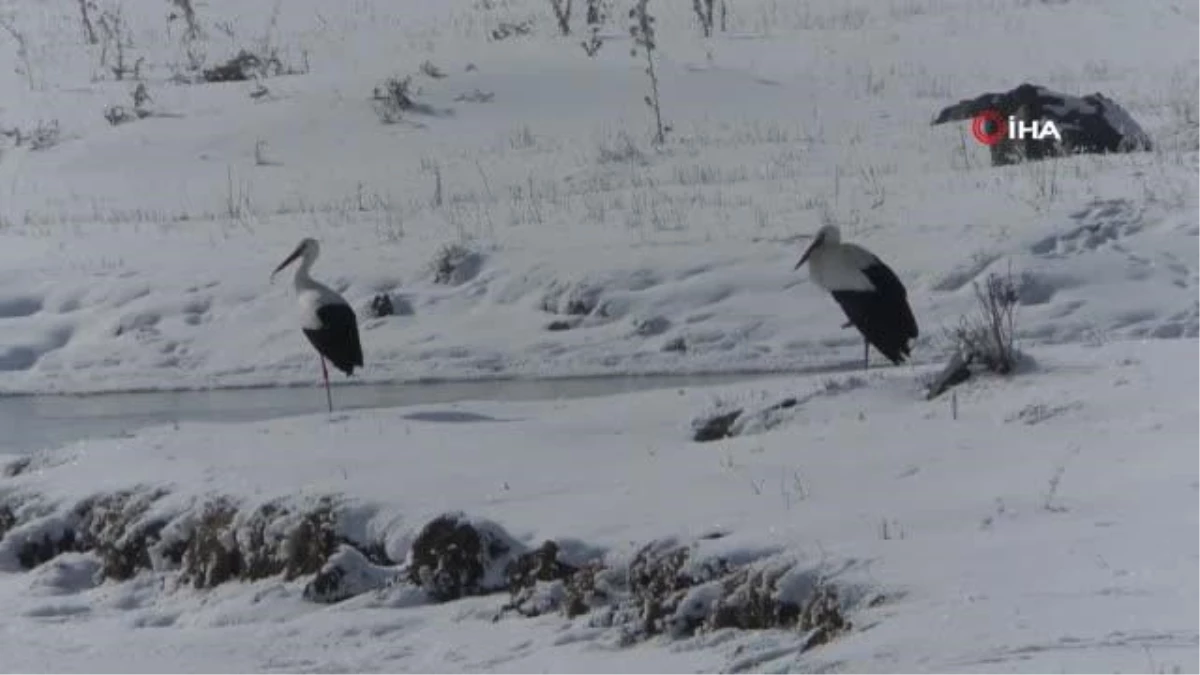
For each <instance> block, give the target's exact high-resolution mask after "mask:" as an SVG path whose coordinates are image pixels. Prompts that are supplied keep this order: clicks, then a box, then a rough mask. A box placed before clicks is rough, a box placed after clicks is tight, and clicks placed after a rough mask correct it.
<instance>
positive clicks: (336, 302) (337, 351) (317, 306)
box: [271, 237, 363, 412]
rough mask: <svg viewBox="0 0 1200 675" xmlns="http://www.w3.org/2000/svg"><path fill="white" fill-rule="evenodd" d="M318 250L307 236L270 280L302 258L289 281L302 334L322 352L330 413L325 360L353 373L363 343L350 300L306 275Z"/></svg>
mask: <svg viewBox="0 0 1200 675" xmlns="http://www.w3.org/2000/svg"><path fill="white" fill-rule="evenodd" d="M320 252H321V247H320V246H319V245H318V244H317V240H316V239H313V238H311V237H306V238H305V239H304V240H303V241H301V242H300V245H299V246H297V247H296V250H295V251H292V254H291V255H289V256H288V257H287V259H286V260H284V261H283V262H281V263H279V267H276V268H275V271H274V272H271V279H272V280H274V279H275V275H276V274H278V273H279V271H280V270H282V269H283V268H285V267H287V266H288V265H290V264H292V263H293V262H294V261H295V260H296V259H297V258H300V259H301V260H300V267H298V268H297V269H296V277H295V279H294V280H293V282H292V283H293V285H294V286H295V288H296V299H297V301H299V303H300V311H301V313H302V314H301V321H302V324H301V328H302V329H303V330H304V337H307V338H308V341H309V342H311V343H312V346H313V347H316V348H317V352H318V353H319V354H320V355H321V375H322V376H324V378H325V400H326V402H327V403H328V404H329V412H333V395H332V394H331V393H330V392H329V369H328V368H327V367H326V366H325V360H326V359H329V360H330V361H331V362H333V366H334V367H335V368H337V369H338V370H340V371H342V372H343V373H345V374H346V375H352V374H354V367H355V366H358V367H360V368H361V367H362V364H363V355H362V345H361V344H360V343H359V341H358V319H357V317H356V316H355V315H354V310H353V309H351V307H350V303H348V302H346V299H345V298H343V297H342V296H340V295H338V294H337V293H335V292H334V291H333V290H331V289H330V288H329V287H327V286H325V285H324V284H322V283H319V282H317V281H314V280H313V278H312V277H310V276H309V275H308V271H309V269H311V268H312V266H313V263H314V262H316V260H317V255H319V254H320Z"/></svg>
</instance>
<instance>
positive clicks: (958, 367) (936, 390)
mask: <svg viewBox="0 0 1200 675" xmlns="http://www.w3.org/2000/svg"><path fill="white" fill-rule="evenodd" d="M970 378H971V359H970V358H967V357H964V356H963V353H962V352H954V356H953V357H951V358H950V361H949V362H948V363H947V364H946V367H945V368H942V372H941V373H939V374H938V376H937V377H936V378H934V380H933V382H931V383H930V385H929V391H928V393H926V394H925V400H926V401H931V400H933V399H935V398H937V397H938V396H941V395H942V394H944V393H946V391H947V390H949V389H950V388H951V387H953V386H956V385H959V384H962V383H963V382H966V381H967V380H969V379H970Z"/></svg>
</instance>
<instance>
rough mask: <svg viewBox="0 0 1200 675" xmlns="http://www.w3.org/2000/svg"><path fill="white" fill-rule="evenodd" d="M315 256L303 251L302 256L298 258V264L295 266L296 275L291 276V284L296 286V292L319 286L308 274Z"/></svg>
mask: <svg viewBox="0 0 1200 675" xmlns="http://www.w3.org/2000/svg"><path fill="white" fill-rule="evenodd" d="M316 258H317V257H316V256H315V255H312V254H310V253H309V252H308V251H305V252H304V256H303V257H302V258H301V259H300V265H299V266H297V267H296V276H294V277H292V285H293V286H294V287H295V288H296V291H297V292H300V291H309V290H313V289H319V288H320V284H318V283H317V282H316V281H313V278H312V276H310V275H309V270H311V269H312V266H313V262H315V261H316Z"/></svg>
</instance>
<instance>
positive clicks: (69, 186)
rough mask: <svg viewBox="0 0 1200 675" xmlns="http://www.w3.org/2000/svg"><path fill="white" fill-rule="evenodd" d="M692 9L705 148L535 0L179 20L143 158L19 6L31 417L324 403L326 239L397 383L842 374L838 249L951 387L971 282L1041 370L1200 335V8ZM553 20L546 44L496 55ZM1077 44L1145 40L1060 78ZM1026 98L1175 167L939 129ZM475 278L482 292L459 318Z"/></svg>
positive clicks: (233, 8) (367, 334)
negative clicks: (905, 323) (154, 395)
mask: <svg viewBox="0 0 1200 675" xmlns="http://www.w3.org/2000/svg"><path fill="white" fill-rule="evenodd" d="M102 4H103V3H102ZM164 4H165V3H164ZM677 4H678V5H679V6H678V7H670V8H669V7H668V6H667V5H666V3H664V4H663V6H662V7H656V8H655V10H656V11H659V12H660V16H659V23H660V24H661V28H660V30H661V35H660V37H659V43H660V53H659V57H660V61H659V62H658V70H657V72H658V74H659V77H660V80H661V87H660V89H661V93H662V105H663V108H664V114H665V115H666V117H667V121H668V122H669V124H670V125H671V126H672V127H673V130H672V131H671V132H670V133H669V134H668V136H669V142H668V143H667V144H666V145H665V147H664V148H662V149H661V150H660V151H656V150H654V149H653V148H652V147H651V145H650V142H649V141H650V138H651V135H652V132H651V125H652V117H651V115H650V112H649V110H648V109H647V108H646V106H645V105H644V104H643V103H642V97H643V96H644V95H645V93H646V91H647V87H648V85H647V82H646V78H645V76H644V75H643V73H642V71H641V69H642V68H643V67H644V63H643V62H642V61H640V60H636V59H633V58H631V57H630V55H629V51H628V48H629V47H630V43H629V40H628V38H627V37H625V36H624V26H625V23H626V19H624V11H623V10H622V11H620V12H617V11H614V18H613V19H612V21H611V22H610V25H609V26H608V28H607V29H606V34H607V35H609V37H608V41H607V42H606V44H605V46H604V47H603V48H601V50H600V51H599V52H598V54H597V55H596V57H595V58H588V57H587V55H586V54H585V53H584V52H583V50H582V49H581V48H580V47H579V45H578V41H579V39H580V37H579V36H578V35H575V36H572V37H570V38H562V37H557V36H555V34H554V33H555V30H554V23H553V19H552V17H551V16H550V15H549V6H548V4H547V3H545V2H540V1H534V0H526V1H525V2H494V3H480V6H478V7H476V6H474V5H472V4H471V3H466V2H444V3H443V2H439V3H401V4H396V3H386V2H379V3H371V2H361V3H358V4H357V5H356V6H355V7H356V9H355V10H354V11H352V12H345V13H342V14H341V15H339V16H330V14H331V13H328V12H322V11H321V10H320V5H314V6H312V8H309V9H306V8H305V6H304V5H303V3H299V4H298V3H287V5H286V6H282V5H281V6H280V7H281V9H280V11H279V12H278V13H277V14H275V15H273V14H272V7H273V5H272V3H268V2H261V3H240V2H238V3H234V2H212V3H209V4H208V5H206V7H205V8H204V9H203V11H201V10H197V11H198V13H199V14H201V17H200V20H201V22H202V24H203V25H204V26H205V27H206V31H207V34H208V37H207V38H206V39H205V40H202V41H198V42H197V43H194V44H193V45H192V46H191V47H186V48H185V46H184V45H182V44H181V39H182V38H181V36H180V33H181V31H182V28H181V26H180V25H179V23H180V22H178V21H176V22H173V23H172V26H173V28H172V33H171V34H170V35H168V34H167V32H166V26H167V24H166V21H165V14H166V8H162V7H158V6H157V5H155V4H153V3H151V4H149V5H147V6H146V7H145V8H142V9H140V10H139V11H140V12H142V13H139V14H136V15H135V14H133V13H132V12H133V7H132V6H129V7H125V8H124V10H125V12H126V15H125V21H126V23H128V24H129V26H130V28H129V30H130V31H132V33H133V37H131V38H130V39H131V40H132V41H133V44H134V47H133V48H131V49H132V51H131V53H130V54H129V55H128V57H127V58H129V59H133V58H135V56H136V57H144V58H145V61H144V66H143V67H144V70H145V72H144V73H143V76H144V77H145V83H146V86H147V93H148V94H149V96H150V97H151V100H150V102H149V103H146V104H145V107H146V108H147V109H149V110H150V111H152V112H154V113H155V115H152V116H150V117H147V118H146V119H143V120H137V121H133V122H130V123H127V124H122V125H119V126H115V127H113V126H110V125H109V124H108V123H107V122H106V121H105V120H104V117H103V113H104V110H105V108H106V107H107V106H110V105H118V104H119V105H124V106H126V107H127V108H129V107H131V106H132V103H131V100H130V92H131V91H132V90H133V89H134V85H133V84H132V83H130V82H127V81H122V82H113V81H111V79H112V78H111V76H109V77H108V78H107V79H103V80H99V81H94V80H93V77H94V76H95V75H96V74H97V72H95V71H96V64H97V63H98V59H99V56H98V51H97V50H98V49H99V47H96V48H85V45H81V44H80V41H81V33H80V31H81V29H80V27H79V18H78V16H77V15H76V14H75V12H76V11H77V9H76V8H75V7H72V6H70V3H50V2H48V1H47V2H38V3H30V4H29V6H25V5H22V4H19V3H10V4H9V6H8V9H7V10H5V16H10V17H12V18H11V19H10V20H9V22H10V23H11V24H12V25H14V26H16V27H17V28H18V29H20V30H25V31H26V32H27V34H29V35H37V36H38V40H37V41H36V45H35V46H34V47H31V51H30V54H29V59H30V61H31V64H32V65H31V66H30V68H31V69H32V73H33V75H32V78H33V79H32V83H33V85H34V87H35V89H34V90H33V91H30V89H29V86H28V83H26V82H25V81H24V79H23V78H21V77H14V76H13V75H12V74H11V73H6V74H5V75H4V77H5V78H6V80H5V81H6V82H7V86H8V89H7V90H6V91H7V93H6V94H5V96H4V98H3V101H4V102H3V104H2V107H0V127H4V128H10V127H14V126H16V127H21V128H23V129H25V130H26V132H27V133H29V130H31V129H36V128H37V127H38V126H39V124H41V125H42V126H47V125H49V124H50V123H51V122H57V125H58V128H59V130H60V131H59V137H58V142H57V145H54V146H53V147H50V148H47V149H42V150H36V151H35V150H30V149H29V143H28V142H26V143H25V144H23V145H22V146H21V147H7V148H5V149H4V150H3V159H2V160H0V186H3V187H2V188H0V189H2V190H3V195H4V197H3V199H0V218H3V220H2V221H0V222H3V223H4V225H3V227H2V228H0V237H2V238H3V240H2V244H3V245H2V246H0V262H2V267H0V275H3V276H2V278H0V317H3V318H0V369H3V371H4V377H3V378H0V390H3V391H9V392H18V391H47V390H55V391H103V390H114V389H126V388H158V387H210V386H235V385H246V384H268V383H296V384H299V383H308V382H312V381H313V379H314V378H317V377H319V369H318V368H317V364H316V362H315V359H314V357H313V355H312V354H311V353H310V350H311V348H310V347H309V345H308V344H307V342H306V341H305V340H304V339H303V338H302V337H301V336H300V335H299V334H298V332H297V331H296V329H295V326H296V323H295V322H296V318H295V316H294V313H293V311H292V307H293V305H292V303H291V301H290V299H289V293H290V287H289V285H288V284H285V283H278V284H276V285H274V286H272V285H269V284H268V283H267V276H268V273H269V272H270V270H271V269H272V268H273V267H274V266H275V264H277V263H278V262H279V261H280V260H282V258H283V257H284V256H285V255H286V254H287V253H288V252H289V251H290V250H291V249H292V248H293V247H294V245H295V243H296V242H297V241H299V239H300V238H301V237H303V236H306V235H311V236H315V237H318V238H319V239H321V240H322V241H323V244H324V245H323V249H322V250H323V257H322V259H321V260H320V261H319V262H318V263H317V267H316V276H317V277H318V278H322V279H325V280H328V281H329V282H330V283H332V284H333V285H334V286H335V287H336V288H337V289H338V290H341V291H343V292H344V293H345V295H346V296H347V298H348V299H350V301H351V302H352V303H354V304H355V305H356V306H358V307H360V308H362V309H364V310H365V307H366V306H367V304H368V303H369V302H370V300H371V298H372V297H373V296H374V295H376V294H379V293H390V294H392V295H393V296H394V297H395V299H396V300H397V301H401V300H402V301H404V303H405V304H407V305H409V306H411V308H412V311H413V315H412V316H406V317H393V318H390V319H388V320H382V321H379V320H372V321H366V322H365V326H364V338H363V339H364V350H365V352H366V355H367V367H366V369H365V370H364V371H363V372H362V379H364V380H371V381H384V380H410V379H414V378H422V377H490V376H514V375H517V376H531V375H543V376H545V375H569V374H574V375H580V374H599V373H608V374H617V373H647V372H682V371H692V372H696V371H715V370H726V371H736V370H775V369H788V370H800V369H821V368H827V367H829V366H831V365H837V364H839V363H843V362H845V361H847V360H849V359H852V358H854V355H855V354H856V353H857V352H856V347H857V345H858V344H859V343H858V341H857V337H856V336H854V335H853V334H852V332H850V331H844V330H841V329H840V328H839V326H840V320H839V319H840V317H839V315H838V310H837V308H836V306H835V305H833V304H832V302H831V301H830V300H829V298H828V297H827V296H825V295H823V294H822V293H820V292H819V291H818V290H817V289H815V288H814V287H812V286H811V285H810V284H809V283H808V280H807V274H806V273H805V272H803V271H801V272H798V273H797V272H793V271H792V266H793V264H794V263H795V261H796V259H797V258H798V257H799V254H800V249H801V246H802V245H803V243H804V242H803V241H801V240H798V239H797V238H796V237H798V236H799V235H805V234H811V233H812V232H813V231H815V230H816V229H817V228H818V227H819V226H820V225H821V224H822V223H823V222H835V223H838V224H839V225H840V226H841V227H842V229H843V232H844V235H845V236H846V237H847V238H848V239H849V240H851V241H857V242H860V243H862V244H864V245H866V246H867V247H868V248H871V249H872V250H875V251H877V252H878V253H880V254H881V255H882V256H884V258H885V259H886V260H888V261H889V262H890V264H892V266H893V267H894V268H895V269H897V270H898V273H899V274H900V276H901V278H902V279H904V281H905V282H906V284H908V286H909V288H910V295H911V296H912V301H913V304H914V309H915V312H916V314H917V317H918V320H919V322H920V324H921V326H922V328H923V337H922V343H921V344H920V345H919V347H918V349H917V350H916V358H917V360H918V361H920V362H933V361H938V360H940V359H941V358H943V357H944V353H945V350H944V347H943V345H941V344H940V343H939V338H940V337H941V334H942V329H943V327H945V326H948V325H953V324H954V323H955V322H956V321H957V320H958V317H959V316H960V315H961V314H962V313H963V312H964V311H966V310H967V309H968V307H969V305H970V303H971V302H972V288H971V282H972V281H975V280H977V279H980V278H982V277H983V276H986V275H987V274H988V273H990V272H993V271H996V272H1006V271H1007V270H1009V269H1012V270H1013V272H1014V274H1018V275H1024V276H1025V277H1027V279H1028V283H1029V284H1030V286H1029V288H1030V293H1028V294H1027V295H1026V297H1025V300H1024V303H1025V304H1026V306H1025V307H1023V308H1022V310H1023V322H1022V325H1023V331H1024V334H1025V336H1026V337H1027V338H1028V339H1029V340H1031V341H1033V342H1035V343H1044V342H1076V341H1079V340H1102V341H1103V340H1111V339H1122V338H1129V337H1136V338H1140V337H1178V336H1187V335H1190V336H1195V335H1196V334H1197V321H1198V319H1197V306H1196V269H1197V255H1196V235H1197V224H1196V218H1195V211H1196V189H1195V187H1196V186H1195V183H1196V180H1195V179H1196V166H1197V165H1196V162H1197V155H1196V122H1195V120H1196V92H1195V90H1194V89H1195V88H1194V84H1195V77H1196V69H1197V65H1196V63H1197V62H1196V53H1195V49H1194V47H1195V42H1194V37H1195V36H1194V34H1193V31H1191V28H1190V27H1189V26H1191V25H1194V23H1195V20H1196V10H1195V8H1194V7H1190V6H1189V5H1188V4H1187V3H1175V4H1172V3H1167V2H1161V3H1150V4H1148V5H1144V6H1143V5H1132V4H1128V3H1120V2H1108V3H1105V2H1072V3H1041V2H1033V3H1031V2H1017V1H1015V0H1005V1H998V0H994V1H992V2H988V3H983V4H981V3H979V2H933V1H923V2H912V1H906V2H895V3H889V2H884V3H876V2H861V3H851V4H847V3H844V2H795V3H789V2H782V3H780V2H751V1H749V0H743V1H741V2H737V3H733V4H734V6H733V8H732V13H731V15H730V17H729V18H728V26H727V28H728V32H727V33H725V34H719V33H718V35H717V36H716V37H713V38H710V39H707V40H706V39H703V38H700V37H698V28H697V26H696V25H695V19H694V17H693V16H692V15H691V11H690V7H688V6H687V5H688V3H677ZM34 5H39V9H40V10H42V11H41V12H34V11H32V7H33V6H34ZM243 5H251V6H249V7H244V6H243ZM984 5H986V8H985V7H984ZM106 6H107V5H106ZM139 7H141V6H139ZM486 7H491V9H487V8H486ZM151 8H153V9H151ZM160 10H161V11H160ZM272 17H274V18H272ZM525 19H529V20H530V21H531V23H530V25H531V26H533V28H532V34H530V35H526V36H518V37H513V38H509V39H505V40H501V41H496V40H489V38H488V33H489V31H490V30H492V28H493V27H495V26H498V25H499V24H500V23H502V22H510V23H520V22H521V21H523V20H525ZM218 25H220V26H223V27H224V29H225V30H224V31H222V30H221V29H220V28H219V27H218ZM581 25H582V24H581ZM580 31H582V28H580ZM1013 31H1019V32H1020V33H1021V40H1022V41H1021V42H1020V43H1019V46H1016V47H1013V46H1012V40H1013V38H1012V37H1011V36H1012V34H1013ZM1072 31H1079V32H1082V33H1086V34H1090V35H1107V34H1113V35H1118V36H1120V37H1118V38H1115V39H1114V41H1101V40H1096V41H1092V42H1089V43H1080V44H1074V43H1072V44H1071V45H1070V46H1066V45H1063V44H1062V41H1061V40H1060V39H1059V36H1061V35H1062V34H1064V33H1065V32H1072ZM229 32H232V33H233V35H234V37H233V38H230V37H229ZM264 36H266V37H264ZM264 41H265V42H267V43H270V44H272V45H275V46H276V47H277V48H278V49H279V50H281V51H280V56H281V60H284V61H286V63H287V65H288V67H292V68H301V67H302V65H303V63H305V62H307V63H308V64H309V72H308V73H307V74H303V75H286V76H280V77H273V78H267V79H265V80H263V81H262V85H263V86H265V87H266V89H267V90H268V93H267V94H266V95H265V96H261V97H257V98H255V97H252V96H251V93H253V92H255V91H256V86H257V85H255V84H253V83H249V82H234V83H221V84H205V85H177V84H172V83H171V77H172V76H173V75H178V74H180V73H182V74H184V75H187V73H188V71H187V70H186V67H185V66H184V65H179V64H186V62H187V59H186V58H185V53H184V52H185V51H186V49H191V50H192V52H193V53H194V54H195V53H196V52H197V51H200V52H202V53H203V54H206V55H207V61H206V62H205V63H207V64H209V66H208V67H211V65H213V64H215V63H216V62H218V61H221V60H224V59H225V58H227V57H228V56H229V55H231V54H232V53H233V52H235V51H236V49H238V48H240V46H242V45H249V46H253V45H257V44H260V43H263V42H264ZM0 46H3V47H7V48H10V49H11V44H10V43H8V42H0ZM93 52H95V53H93ZM110 60H111V57H110ZM16 61H17V63H18V66H21V67H23V65H22V64H23V62H22V61H21V60H20V59H17V60H16ZM426 61H428V62H430V63H431V64H433V66H434V67H435V68H436V69H437V71H434V72H438V73H439V74H443V75H444V77H440V78H435V77H431V76H429V75H425V74H422V72H421V68H420V66H421V64H422V63H424V62H426ZM6 62H11V61H6ZM173 64H174V65H173ZM410 74H412V75H413V78H414V79H413V81H412V82H413V84H412V88H413V91H414V92H415V93H414V94H413V97H414V98H415V99H416V100H417V101H418V102H420V103H421V104H423V105H426V106H429V107H430V108H431V111H430V112H426V113H425V114H422V113H419V112H414V113H411V114H406V115H404V117H403V119H401V120H400V121H399V122H398V123H396V124H390V125H385V124H383V123H382V122H381V121H380V119H379V117H378V116H377V115H376V114H375V112H374V111H373V108H372V101H371V100H370V98H371V95H372V91H373V89H374V88H375V87H377V86H380V85H381V84H382V83H383V81H384V80H385V79H386V78H389V77H394V76H405V75H410ZM1026 79H1029V80H1035V81H1038V82H1041V83H1044V84H1045V85H1047V86H1052V87H1055V88H1058V89H1061V90H1065V91H1070V92H1074V93H1084V92H1090V91H1094V90H1102V91H1103V92H1104V93H1106V94H1107V95H1109V96H1111V97H1113V98H1115V99H1116V100H1118V101H1119V102H1121V103H1122V104H1123V105H1124V106H1125V107H1126V108H1127V109H1128V110H1129V111H1130V113H1131V114H1133V115H1134V116H1136V117H1137V119H1138V120H1139V121H1140V122H1141V124H1142V125H1143V126H1144V127H1146V128H1147V130H1148V131H1149V132H1150V133H1151V134H1152V135H1153V136H1154V138H1155V140H1156V142H1157V143H1158V150H1157V151H1156V152H1154V153H1141V154H1136V155H1127V156H1120V157H1095V156H1086V157H1080V158H1075V159H1070V160H1065V161H1060V162H1049V163H1039V164H1035V165H1028V166H1018V167H1006V168H1002V169H999V168H992V167H990V166H988V164H987V151H986V148H984V147H983V146H981V145H979V144H976V143H975V142H974V141H973V140H971V139H970V133H969V131H968V130H967V128H966V126H967V125H957V126H956V125H947V126H938V127H931V126H930V124H929V122H930V121H931V119H932V118H933V115H934V114H935V112H936V111H937V110H938V109H940V108H941V107H942V106H944V105H947V104H949V103H952V102H954V101H957V100H959V99H960V98H963V97H967V96H973V95H975V94H977V93H979V92H982V91H987V90H994V89H998V88H1006V87H1011V86H1015V85H1016V84H1018V83H1019V82H1020V81H1023V80H1026ZM22 85H24V86H22ZM477 92H478V93H481V94H483V96H478V95H476V94H477ZM489 96H490V98H488V97H489ZM480 99H486V100H480ZM9 145H11V143H9ZM256 150H257V151H258V152H257V155H258V156H259V157H258V159H260V160H261V161H256ZM449 244H461V245H464V246H467V247H468V248H470V249H471V250H472V251H477V252H478V254H479V255H480V256H482V258H481V262H480V264H478V265H476V266H474V268H473V269H467V270H464V272H465V273H464V274H462V275H460V278H458V279H455V281H457V282H459V283H457V285H454V284H451V285H447V284H437V283H434V276H435V275H434V272H433V267H434V262H435V259H436V258H437V254H438V251H439V250H440V249H442V247H444V246H446V245H449ZM576 298H581V299H582V300H583V302H581V303H572V300H573V299H576ZM572 305H573V306H572ZM568 309H571V310H573V311H587V312H589V313H588V315H587V316H585V317H579V316H564V315H563V314H565V313H566V312H567V310H568ZM360 313H362V312H360ZM555 322H559V326H566V327H569V328H570V329H569V330H562V331H549V330H547V326H549V325H551V324H553V323H555ZM576 324H578V325H576Z"/></svg>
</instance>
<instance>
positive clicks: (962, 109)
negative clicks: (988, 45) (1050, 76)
mask: <svg viewBox="0 0 1200 675" xmlns="http://www.w3.org/2000/svg"><path fill="white" fill-rule="evenodd" d="M989 110H992V111H996V112H997V113H999V114H1000V116H1001V117H1003V118H1004V120H1005V121H1006V122H1007V120H1008V118H1009V116H1013V117H1016V118H1017V119H1018V120H1024V121H1034V120H1039V121H1052V122H1054V125H1055V127H1057V128H1058V132H1059V134H1060V135H1061V136H1062V142H1061V143H1059V142H1057V141H1055V140H1054V138H1053V137H1049V138H1043V139H1042V140H1037V139H1035V138H1033V137H1029V138H1023V139H1009V138H1008V137H1007V136H1004V137H1002V138H1001V140H1000V142H999V143H996V144H995V145H992V146H991V154H992V166H1004V165H1007V164H1016V163H1019V162H1022V161H1025V160H1039V159H1046V158H1048V157H1056V156H1060V155H1071V154H1080V153H1091V154H1104V153H1110V152H1116V153H1127V152H1138V151H1143V150H1150V149H1152V143H1151V141H1150V137H1149V136H1148V135H1147V134H1146V132H1145V131H1143V130H1142V128H1141V127H1140V126H1139V125H1138V123H1137V122H1135V121H1134V119H1133V117H1131V116H1130V115H1129V113H1128V112H1126V111H1125V109H1124V108H1122V107H1121V106H1120V105H1118V104H1117V102H1116V101H1113V100H1112V99H1110V98H1108V97H1106V96H1104V95H1103V94H1101V93H1099V92H1097V93H1095V94H1089V95H1087V96H1084V97H1082V98H1081V97H1078V96H1071V95H1069V94H1062V93H1059V92H1056V91H1051V90H1050V89H1047V88H1045V87H1042V86H1038V85H1034V84H1029V83H1025V84H1022V85H1020V86H1019V87H1017V88H1016V89H1013V90H1011V91H1007V92H1003V93H995V92H990V93H986V94H981V95H979V96H977V97H975V98H973V99H966V100H963V101H959V102H958V103H956V104H954V105H952V106H948V107H946V108H944V109H942V111H941V112H939V113H938V115H937V117H936V118H934V120H933V124H942V123H944V122H956V121H962V120H968V119H971V118H973V117H975V116H976V115H978V114H980V113H982V112H985V111H989Z"/></svg>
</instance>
